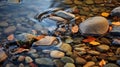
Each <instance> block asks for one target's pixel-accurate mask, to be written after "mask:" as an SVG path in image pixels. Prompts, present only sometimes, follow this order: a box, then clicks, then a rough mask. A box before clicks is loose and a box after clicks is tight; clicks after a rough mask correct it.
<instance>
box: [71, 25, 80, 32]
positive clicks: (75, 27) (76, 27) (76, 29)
mask: <svg viewBox="0 0 120 67" xmlns="http://www.w3.org/2000/svg"><path fill="white" fill-rule="evenodd" d="M78 30H79V27H78V26H77V25H75V26H73V27H72V32H73V33H77V32H78Z"/></svg>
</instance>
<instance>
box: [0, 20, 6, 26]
mask: <svg viewBox="0 0 120 67" xmlns="http://www.w3.org/2000/svg"><path fill="white" fill-rule="evenodd" d="M7 26H8V23H7V22H5V21H3V22H0V27H7Z"/></svg>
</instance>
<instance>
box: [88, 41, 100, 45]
mask: <svg viewBox="0 0 120 67" xmlns="http://www.w3.org/2000/svg"><path fill="white" fill-rule="evenodd" d="M89 44H92V45H99V44H100V43H99V42H96V41H91V42H89Z"/></svg>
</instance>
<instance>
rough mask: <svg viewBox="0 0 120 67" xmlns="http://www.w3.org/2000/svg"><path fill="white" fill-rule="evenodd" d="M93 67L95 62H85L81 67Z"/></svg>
mask: <svg viewBox="0 0 120 67" xmlns="http://www.w3.org/2000/svg"><path fill="white" fill-rule="evenodd" d="M94 65H95V62H93V61H89V62H87V63H86V64H85V65H84V66H83V67H92V66H94Z"/></svg>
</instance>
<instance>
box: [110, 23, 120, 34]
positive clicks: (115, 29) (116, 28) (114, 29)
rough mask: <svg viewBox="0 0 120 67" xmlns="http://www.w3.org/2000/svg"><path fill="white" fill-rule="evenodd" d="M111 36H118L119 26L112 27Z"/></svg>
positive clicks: (119, 32)
mask: <svg viewBox="0 0 120 67" xmlns="http://www.w3.org/2000/svg"><path fill="white" fill-rule="evenodd" d="M110 32H111V34H112V35H118V36H120V26H115V25H114V26H113V28H112V30H111V31H110Z"/></svg>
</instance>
